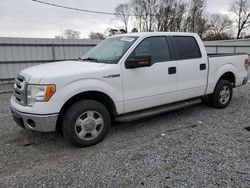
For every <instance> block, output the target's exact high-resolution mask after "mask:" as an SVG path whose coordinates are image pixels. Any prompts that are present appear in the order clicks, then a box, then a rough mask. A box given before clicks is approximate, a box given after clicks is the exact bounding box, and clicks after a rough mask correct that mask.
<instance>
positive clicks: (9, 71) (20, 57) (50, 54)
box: [0, 37, 250, 81]
mask: <svg viewBox="0 0 250 188" xmlns="http://www.w3.org/2000/svg"><path fill="white" fill-rule="evenodd" d="M99 42H100V40H91V39H77V40H76V39H41V38H6V37H0V81H3V80H9V79H13V78H15V77H16V75H17V74H18V72H19V71H20V70H21V69H24V68H27V67H30V66H33V65H37V64H41V63H47V62H56V61H62V60H71V59H77V58H78V57H80V56H82V55H83V54H85V53H86V52H87V51H88V50H90V49H91V48H92V47H94V46H95V45H96V44H98V43H99ZM205 46H206V50H207V52H208V53H237V52H246V53H248V54H250V45H240V44H225V43H218V44H211V43H210V42H205Z"/></svg>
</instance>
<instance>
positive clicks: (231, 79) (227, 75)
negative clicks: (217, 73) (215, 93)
mask: <svg viewBox="0 0 250 188" xmlns="http://www.w3.org/2000/svg"><path fill="white" fill-rule="evenodd" d="M219 80H227V81H229V82H230V83H232V84H233V87H234V86H235V83H236V80H235V76H234V74H233V73H232V72H226V73H224V74H223V75H222V76H221V77H220V79H219Z"/></svg>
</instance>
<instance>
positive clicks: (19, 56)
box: [0, 37, 100, 80]
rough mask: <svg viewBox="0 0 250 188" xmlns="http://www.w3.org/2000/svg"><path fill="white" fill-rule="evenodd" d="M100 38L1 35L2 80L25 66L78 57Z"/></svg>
mask: <svg viewBox="0 0 250 188" xmlns="http://www.w3.org/2000/svg"><path fill="white" fill-rule="evenodd" d="M99 42H100V40H90V39H79V40H76V39H40V38H6V37H2V38H1V37H0V80H6V79H13V78H15V77H16V74H17V73H18V72H19V71H20V70H21V69H24V68H27V67H30V66H33V65H37V64H41V63H47V62H56V61H62V60H71V59H77V58H78V57H80V56H82V55H83V54H85V53H86V52H87V51H88V50H90V49H91V48H93V47H94V46H95V45H97V44H98V43H99Z"/></svg>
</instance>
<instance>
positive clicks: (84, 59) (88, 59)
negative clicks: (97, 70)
mask: <svg viewBox="0 0 250 188" xmlns="http://www.w3.org/2000/svg"><path fill="white" fill-rule="evenodd" d="M78 59H79V60H81V61H94V62H98V59H96V58H93V57H88V58H81V57H79V58H78Z"/></svg>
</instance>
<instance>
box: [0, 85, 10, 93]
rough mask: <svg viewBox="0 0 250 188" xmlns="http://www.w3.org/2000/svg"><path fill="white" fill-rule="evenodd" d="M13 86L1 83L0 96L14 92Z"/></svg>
mask: <svg viewBox="0 0 250 188" xmlns="http://www.w3.org/2000/svg"><path fill="white" fill-rule="evenodd" d="M12 88H13V84H4V83H0V94H3V93H10V92H12Z"/></svg>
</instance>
